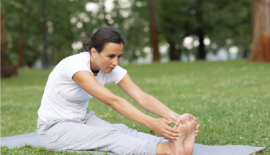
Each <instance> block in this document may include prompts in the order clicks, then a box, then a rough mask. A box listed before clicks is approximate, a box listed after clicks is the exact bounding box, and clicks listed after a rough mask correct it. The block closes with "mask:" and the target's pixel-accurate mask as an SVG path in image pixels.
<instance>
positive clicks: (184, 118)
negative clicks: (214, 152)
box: [175, 113, 200, 136]
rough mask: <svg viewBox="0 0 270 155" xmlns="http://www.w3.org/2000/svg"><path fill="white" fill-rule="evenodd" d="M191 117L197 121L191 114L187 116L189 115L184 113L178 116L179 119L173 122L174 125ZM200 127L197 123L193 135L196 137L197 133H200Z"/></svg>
mask: <svg viewBox="0 0 270 155" xmlns="http://www.w3.org/2000/svg"><path fill="white" fill-rule="evenodd" d="M191 117H193V118H194V119H196V121H197V118H196V117H194V116H192V115H191V114H189V113H185V114H183V115H180V117H179V118H178V119H177V121H176V122H175V125H176V126H177V125H178V124H179V123H180V119H182V120H184V121H185V120H186V119H191ZM199 128H200V125H199V124H198V123H197V126H196V131H195V135H196V136H197V135H198V133H199V131H200V129H199Z"/></svg>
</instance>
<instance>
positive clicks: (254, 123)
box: [1, 61, 270, 155]
mask: <svg viewBox="0 0 270 155" xmlns="http://www.w3.org/2000/svg"><path fill="white" fill-rule="evenodd" d="M122 67H123V68H125V69H127V71H128V73H129V75H130V76H131V78H132V79H133V81H134V82H135V83H136V84H137V85H139V86H140V87H141V88H142V89H143V90H144V91H145V92H147V93H149V94H151V95H153V96H155V97H156V98H157V99H159V100H160V101H162V102H163V103H165V104H166V105H167V106H168V107H169V108H171V109H173V110H174V111H175V112H177V113H179V114H182V113H191V114H193V115H194V116H196V117H197V118H198V122H199V124H200V125H201V127H200V133H199V135H198V136H197V138H196V143H200V144H207V145H251V146H265V147H267V149H266V150H265V151H262V152H260V153H257V154H260V155H266V154H270V148H269V145H270V142H269V141H270V119H269V118H270V64H265V63H254V64H247V63H246V62H245V61H227V62H195V63H181V62H171V63H166V64H151V65H127V66H122ZM49 73H50V71H48V70H21V71H20V72H19V77H17V78H14V79H2V81H1V83H2V85H1V137H6V136H13V135H19V134H23V133H30V132H35V131H36V120H37V110H38V108H39V106H40V101H41V97H42V94H43V90H44V87H45V84H46V80H47V77H48V75H49ZM107 88H109V89H110V90H111V91H112V92H113V93H115V94H117V95H119V96H122V97H124V98H126V99H127V100H128V101H130V102H131V103H132V104H134V105H135V106H136V107H139V106H138V105H136V103H135V102H134V101H133V100H132V99H130V98H129V97H128V95H126V94H125V93H124V92H123V91H122V90H121V89H120V88H119V87H117V86H116V85H114V84H109V85H107ZM90 110H93V111H95V113H96V115H97V116H98V117H101V118H102V119H104V120H106V121H109V122H111V123H124V124H126V125H127V126H129V127H131V128H134V129H136V130H138V131H142V132H146V133H149V131H150V130H149V129H148V128H146V127H144V126H141V125H139V124H137V123H134V122H132V121H130V120H128V119H127V118H125V117H123V116H121V115H119V114H118V113H117V112H115V111H113V110H111V109H110V108H109V107H108V106H106V105H105V104H103V103H101V102H99V101H98V100H96V99H92V100H90V102H89V108H88V111H90ZM141 110H142V109H141ZM142 111H144V110H142ZM144 112H146V111H144ZM146 113H147V114H149V115H152V116H154V115H153V114H150V113H148V112H146ZM155 117H156V116H155ZM1 149H2V150H1V152H2V153H3V154H5V153H7V154H61V155H62V154H71V153H68V152H62V153H59V152H53V151H49V152H48V151H44V150H43V149H42V148H33V147H24V148H18V149H8V148H5V147H2V148H1ZM23 151H24V153H22V152H23ZM25 151H26V153H25ZM27 151H28V152H27ZM20 152H21V153H20Z"/></svg>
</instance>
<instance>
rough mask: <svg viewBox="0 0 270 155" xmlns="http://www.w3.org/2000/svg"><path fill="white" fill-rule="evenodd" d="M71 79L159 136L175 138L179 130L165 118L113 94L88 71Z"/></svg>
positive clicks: (78, 73)
mask: <svg viewBox="0 0 270 155" xmlns="http://www.w3.org/2000/svg"><path fill="white" fill-rule="evenodd" d="M72 79H73V81H74V82H76V83H77V84H78V85H79V86H80V87H81V88H83V89H84V90H85V91H86V92H87V93H89V94H90V95H91V96H93V97H95V98H96V99H98V100H100V101H101V102H103V103H105V104H107V105H108V106H110V107H111V108H113V109H114V110H116V111H117V112H119V113H120V114H122V115H123V116H125V117H127V118H129V119H130V120H132V121H135V122H137V123H140V124H142V125H144V126H146V127H148V128H150V129H151V130H153V131H154V132H155V133H156V134H158V135H159V136H161V137H164V138H167V139H176V138H177V137H178V132H179V131H176V130H174V129H173V128H171V127H170V126H168V124H170V122H168V121H167V120H165V119H156V118H153V117H151V116H149V115H146V114H145V113H143V112H141V111H140V110H139V109H137V108H136V107H135V106H133V105H132V104H131V103H129V102H128V101H127V100H125V99H124V98H122V97H119V96H117V95H115V94H113V93H112V92H111V91H110V90H108V89H107V88H106V87H104V86H102V85H101V84H99V83H98V82H97V80H96V79H95V77H94V76H93V74H91V73H90V72H88V71H79V72H77V73H75V74H74V75H73V77H72Z"/></svg>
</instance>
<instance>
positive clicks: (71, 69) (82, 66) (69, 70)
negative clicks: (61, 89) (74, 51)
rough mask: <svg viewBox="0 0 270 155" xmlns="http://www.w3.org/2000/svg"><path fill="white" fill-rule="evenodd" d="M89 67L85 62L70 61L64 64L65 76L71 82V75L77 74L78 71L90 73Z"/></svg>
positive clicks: (78, 60) (79, 60)
mask: <svg viewBox="0 0 270 155" xmlns="http://www.w3.org/2000/svg"><path fill="white" fill-rule="evenodd" d="M89 65H90V64H89ZM89 65H88V63H87V62H85V61H84V60H81V59H75V60H71V61H69V62H67V63H65V71H66V75H67V77H68V78H69V79H70V80H72V81H73V79H72V77H73V75H74V74H75V73H77V72H79V71H89V72H91V70H90V66H89ZM91 73H92V72H91ZM92 74H93V73H92Z"/></svg>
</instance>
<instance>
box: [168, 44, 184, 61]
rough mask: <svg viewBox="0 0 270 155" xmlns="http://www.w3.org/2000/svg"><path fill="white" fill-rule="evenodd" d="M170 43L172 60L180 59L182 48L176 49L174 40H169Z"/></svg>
mask: <svg viewBox="0 0 270 155" xmlns="http://www.w3.org/2000/svg"><path fill="white" fill-rule="evenodd" d="M168 43H169V45H170V48H169V50H170V60H171V61H173V60H179V59H180V55H181V49H179V50H176V49H175V45H176V44H175V43H174V42H173V41H168Z"/></svg>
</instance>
